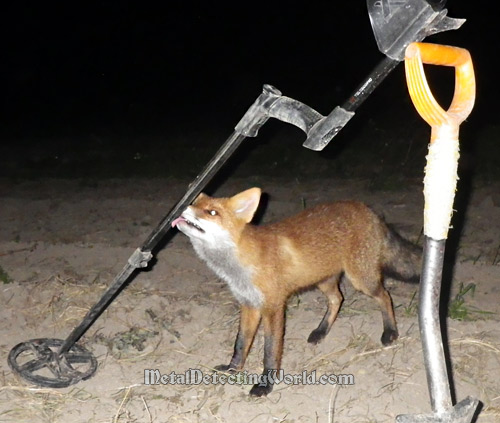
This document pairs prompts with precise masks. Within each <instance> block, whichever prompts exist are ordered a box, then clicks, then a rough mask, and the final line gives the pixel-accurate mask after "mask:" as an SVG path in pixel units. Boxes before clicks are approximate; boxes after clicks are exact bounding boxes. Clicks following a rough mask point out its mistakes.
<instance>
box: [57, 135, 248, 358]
mask: <svg viewBox="0 0 500 423" xmlns="http://www.w3.org/2000/svg"><path fill="white" fill-rule="evenodd" d="M245 138H246V137H245V136H244V135H241V134H239V133H237V132H233V133H232V134H231V136H230V137H229V138H228V139H227V141H226V142H225V143H224V144H223V145H222V147H221V148H220V149H219V151H218V152H217V153H216V154H215V156H214V157H213V158H212V160H211V161H210V162H209V163H208V164H207V166H206V167H205V169H204V170H203V171H202V172H201V173H200V174H199V175H198V176H197V177H196V179H195V180H194V181H193V182H192V183H191V184H190V185H189V188H188V190H187V192H186V193H185V194H184V196H183V197H182V198H181V199H180V200H179V202H178V203H177V204H176V205H175V206H174V207H173V208H172V210H170V212H169V213H168V214H167V215H166V217H165V218H164V219H163V220H162V221H161V222H160V224H159V225H158V226H157V227H156V228H155V229H154V230H153V232H152V233H151V235H150V236H149V237H148V238H147V240H146V242H145V243H144V244H143V246H142V247H140V248H138V249H137V250H136V251H134V253H133V254H132V256H130V258H129V260H128V262H127V264H126V265H125V267H124V268H123V269H122V271H121V272H120V273H119V274H118V275H117V276H116V277H115V279H114V281H113V283H112V284H111V286H110V287H109V288H108V290H107V291H106V292H105V293H104V295H103V296H102V298H101V299H100V300H99V301H98V302H97V304H95V305H94V306H93V307H92V308H91V309H90V310H89V311H88V313H87V315H86V316H85V317H84V319H83V320H82V322H81V323H80V324H79V325H78V326H77V327H76V328H75V329H73V331H72V332H71V333H70V335H69V336H68V337H67V338H66V340H65V341H64V344H63V345H62V346H61V348H60V349H59V354H64V353H66V352H67V351H69V349H70V348H71V347H72V346H73V345H74V344H75V343H76V342H77V341H78V339H80V337H81V336H82V335H83V334H84V333H85V332H86V331H87V329H88V328H89V327H90V326H91V325H92V323H93V322H94V321H95V320H96V319H97V318H98V317H99V315H100V314H101V313H102V312H103V311H104V310H105V309H106V307H107V305H108V304H109V303H110V302H111V300H112V299H113V298H114V297H115V295H116V294H117V293H118V292H119V291H120V289H121V288H122V286H123V285H124V284H125V283H126V282H127V281H128V279H129V278H130V276H131V275H132V273H134V271H135V270H136V269H138V268H141V267H146V266H147V263H148V261H149V260H150V259H151V258H152V254H151V251H152V250H153V249H154V248H155V247H156V245H157V244H158V243H159V242H160V240H161V239H162V238H163V236H164V235H165V234H166V233H167V231H168V230H169V229H170V225H171V223H172V221H173V220H174V219H175V218H176V217H177V216H178V215H179V214H180V213H181V212H182V211H183V210H184V209H185V208H186V207H187V206H188V205H189V204H190V203H191V202H192V201H193V200H194V199H195V198H196V197H197V196H198V194H199V193H200V192H201V190H202V189H203V188H204V187H205V185H206V184H207V183H208V182H209V181H210V179H211V178H212V177H213V176H214V175H215V173H216V172H217V171H218V170H219V169H220V168H221V167H222V165H223V164H224V163H225V162H226V160H227V159H228V158H229V157H230V156H231V155H232V154H233V152H234V151H235V150H236V149H237V148H238V146H239V145H240V144H241V142H242V141H243V140H244V139H245Z"/></svg>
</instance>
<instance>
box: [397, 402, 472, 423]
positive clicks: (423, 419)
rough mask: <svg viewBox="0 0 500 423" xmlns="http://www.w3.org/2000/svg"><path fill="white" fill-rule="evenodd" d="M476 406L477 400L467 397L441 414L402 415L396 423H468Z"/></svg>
mask: <svg viewBox="0 0 500 423" xmlns="http://www.w3.org/2000/svg"><path fill="white" fill-rule="evenodd" d="M478 405H479V400H477V399H475V398H472V397H467V398H465V399H464V400H462V401H460V402H459V403H458V404H456V405H455V406H454V407H453V408H452V409H450V410H446V411H444V412H442V413H431V414H402V415H400V416H397V417H396V423H470V422H471V421H472V418H473V417H474V414H475V413H476V409H477V406H478Z"/></svg>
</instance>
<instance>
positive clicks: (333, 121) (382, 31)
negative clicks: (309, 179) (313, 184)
mask: <svg viewBox="0 0 500 423" xmlns="http://www.w3.org/2000/svg"><path fill="white" fill-rule="evenodd" d="M366 3H367V7H368V14H369V16H370V22H371V24H372V28H373V33H374V35H375V40H376V41H377V46H378V48H379V50H380V51H381V52H382V53H384V55H385V57H384V59H382V61H381V62H380V63H379V64H378V65H377V66H376V67H375V69H373V71H372V72H371V73H370V74H369V75H368V76H367V77H366V78H365V80H364V81H363V82H362V83H361V84H360V85H359V87H358V89H357V90H356V91H355V92H354V93H353V95H352V96H351V97H349V99H348V100H347V101H346V102H344V103H343V104H342V106H337V107H335V109H333V110H332V112H331V113H330V114H329V115H328V116H326V117H324V118H322V119H321V121H319V122H318V123H317V124H316V125H315V127H313V128H311V130H310V131H309V132H308V134H307V135H308V136H307V139H306V141H305V142H304V144H303V146H304V147H306V148H309V149H311V150H315V151H321V150H323V149H324V148H325V147H326V146H327V145H328V143H329V142H330V141H331V140H332V139H333V137H335V136H336V135H337V134H338V133H339V132H340V131H341V130H342V128H343V127H344V126H345V125H346V124H347V122H349V120H350V119H351V118H352V117H353V116H354V112H355V111H356V109H357V108H358V107H359V106H360V105H361V104H362V103H363V102H364V101H365V100H366V98H367V97H368V96H369V95H370V94H371V93H372V92H373V91H374V90H375V88H377V87H378V86H379V85H380V83H381V82H382V81H383V80H384V79H385V78H386V77H387V75H389V74H390V73H391V72H392V71H393V70H394V68H395V67H396V66H397V65H398V63H399V62H401V61H402V60H403V59H404V52H405V49H406V47H407V46H408V45H409V44H410V43H412V42H415V41H421V40H423V39H424V38H426V37H428V36H429V35H432V34H436V33H438V32H442V31H449V30H453V29H457V28H460V26H461V25H462V24H463V23H464V22H465V21H464V19H453V18H449V17H447V16H446V13H447V10H446V9H443V7H444V4H445V1H439V2H437V3H436V2H433V3H432V4H431V3H430V2H429V1H427V0H406V1H401V0H385V1H379V0H367V2H366Z"/></svg>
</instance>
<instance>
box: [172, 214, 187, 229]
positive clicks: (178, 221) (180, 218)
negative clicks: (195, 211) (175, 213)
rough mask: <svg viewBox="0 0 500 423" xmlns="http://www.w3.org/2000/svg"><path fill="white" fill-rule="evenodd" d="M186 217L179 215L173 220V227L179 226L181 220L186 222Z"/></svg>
mask: <svg viewBox="0 0 500 423" xmlns="http://www.w3.org/2000/svg"><path fill="white" fill-rule="evenodd" d="M185 221H186V219H184V218H183V217H182V216H179V217H178V218H177V219H175V220H174V221H173V222H172V228H174V227H175V226H177V225H178V224H179V223H180V222H185Z"/></svg>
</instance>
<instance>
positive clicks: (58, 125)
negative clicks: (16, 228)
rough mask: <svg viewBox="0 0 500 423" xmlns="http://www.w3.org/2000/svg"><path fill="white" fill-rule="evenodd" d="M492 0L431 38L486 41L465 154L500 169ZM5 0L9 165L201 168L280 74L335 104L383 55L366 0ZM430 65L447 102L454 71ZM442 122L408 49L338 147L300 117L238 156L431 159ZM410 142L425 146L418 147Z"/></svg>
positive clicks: (472, 165)
mask: <svg viewBox="0 0 500 423" xmlns="http://www.w3.org/2000/svg"><path fill="white" fill-rule="evenodd" d="M491 4H492V3H490V2H485V1H483V2H481V1H465V0H450V1H449V2H448V3H447V5H446V7H447V9H448V16H451V17H457V18H466V19H467V22H466V23H465V24H464V26H463V27H462V28H461V29H459V30H458V31H450V32H446V33H442V34H439V35H435V36H432V37H430V38H428V39H427V41H432V42H439V43H443V44H450V45H455V46H459V47H464V48H467V49H469V50H470V52H471V54H472V57H473V60H474V66H475V71H476V79H477V100H476V106H475V109H474V111H473V113H472V114H471V116H470V118H469V119H468V122H466V123H464V124H463V126H462V127H463V129H462V131H461V141H462V151H463V157H464V166H465V167H466V168H467V169H468V170H470V171H473V172H476V173H477V171H478V169H488V170H487V172H486V176H485V175H482V176H485V177H486V178H491V177H494V176H495V169H496V166H497V165H500V159H499V155H500V142H496V141H495V139H498V137H496V135H498V125H497V120H498V118H497V116H498V113H497V110H496V109H497V107H496V98H495V96H496V92H497V91H498V89H497V86H496V74H497V71H496V69H495V67H496V65H497V64H496V62H497V60H498V50H499V47H498V38H499V37H498V29H497V26H498V24H497V18H496V17H495V14H496V12H494V11H493V10H492V9H491ZM2 8H3V11H2V14H1V15H2V18H1V19H2V25H1V26H2V28H3V30H2V31H3V36H2V38H3V42H4V49H3V54H2V64H1V68H2V86H3V89H2V95H1V100H0V101H1V117H0V122H1V123H0V136H1V138H2V150H1V159H0V165H1V166H0V169H1V170H0V175H2V176H20V177H40V176H56V177H66V176H73V177H74V176H76V177H78V176H89V175H97V176H137V175H139V176H140V175H146V176H155V175H157V176H168V175H170V174H176V175H177V174H187V175H191V174H196V173H197V171H198V170H199V166H200V165H202V164H203V163H204V162H206V160H207V159H208V158H210V157H211V155H212V154H213V152H214V151H215V150H216V148H217V147H218V146H219V145H221V144H222V143H223V142H224V140H225V139H226V137H227V136H228V135H229V134H230V133H231V131H232V129H233V127H234V125H235V124H236V123H237V122H238V121H239V119H240V118H241V117H242V116H243V114H244V113H245V111H246V110H247V108H248V107H249V106H250V104H251V103H252V102H253V101H254V100H255V98H256V97H257V96H258V95H259V94H260V92H261V89H262V85H263V84H264V83H270V84H272V85H274V86H276V87H277V88H279V89H280V90H281V91H282V92H283V94H284V95H287V96H290V97H293V98H296V99H298V100H300V101H303V102H304V103H306V104H308V105H310V106H311V107H313V108H315V109H316V110H318V111H319V112H320V113H322V114H328V113H329V112H330V111H331V110H332V109H333V108H334V107H335V106H336V105H338V104H342V103H343V102H344V101H345V100H346V99H347V98H348V96H349V95H350V94H351V93H352V92H353V90H354V89H355V88H356V87H357V86H358V84H359V83H360V82H361V81H362V80H363V78H364V77H366V76H367V74H368V73H369V72H370V71H371V70H372V68H373V67H374V66H375V65H376V64H377V63H378V62H379V61H380V60H381V59H382V58H383V55H382V53H380V52H379V51H378V49H377V45H376V42H375V39H374V37H373V33H372V29H371V25H370V22H369V18H368V13H367V10H366V4H365V2H364V1H361V0H352V1H343V2H340V1H330V2H307V3H300V4H293V5H292V4H289V3H284V2H279V3H273V4H260V3H233V4H232V5H229V6H228V5H226V4H223V3H222V2H210V4H209V3H208V2H205V3H203V4H193V3H190V2H185V3H184V4H183V5H180V4H178V3H172V4H167V3H166V2H162V3H160V2H131V1H121V2H118V1H116V2H110V1H102V2H94V3H92V2H65V3H51V2H32V3H27V2H18V3H16V4H15V5H9V6H5V5H4V6H2ZM428 72H429V74H428V76H429V79H430V81H431V87H432V89H433V91H434V92H435V94H436V97H437V98H438V99H439V100H440V101H442V104H443V105H444V106H445V107H446V104H447V102H449V100H450V99H451V96H452V93H453V83H454V78H453V72H452V71H450V70H449V69H442V68H440V69H432V70H429V71H428ZM268 126H269V128H268ZM429 132H430V131H429V128H428V127H427V125H426V124H425V123H424V122H423V121H422V120H421V119H420V117H419V116H418V115H417V114H416V112H415V110H414V108H413V106H412V104H411V101H410V99H409V97H408V94H407V90H406V82H405V78H404V66H403V65H402V64H400V65H399V66H398V67H397V68H396V70H395V71H394V72H393V73H392V74H391V75H390V76H389V77H388V78H387V80H386V81H384V83H383V84H382V85H381V86H380V87H379V88H377V90H376V91H375V92H374V93H373V94H372V95H371V96H370V97H369V99H368V100H367V101H366V102H365V104H363V105H362V106H361V108H360V109H359V110H358V112H357V113H356V116H355V117H354V118H353V119H352V120H351V121H350V123H349V124H348V125H347V127H346V128H345V129H344V130H343V131H342V132H341V134H340V135H339V136H338V137H337V138H335V139H334V141H333V142H332V143H331V144H330V145H329V146H328V147H327V149H326V150H325V151H324V152H323V153H314V152H310V151H307V150H305V149H304V148H302V147H301V144H302V142H303V141H304V139H305V137H304V134H303V133H301V131H300V130H298V129H296V128H293V127H289V126H288V125H286V124H284V123H278V122H270V123H269V124H268V125H266V127H265V128H264V129H263V130H262V132H261V135H259V138H258V141H256V142H255V143H254V144H253V146H252V147H251V148H250V147H248V148H249V150H248V151H246V152H245V151H244V152H243V153H240V160H239V163H240V165H234V166H236V167H238V166H241V163H245V161H246V158H248V160H249V163H251V162H252V159H251V157H253V156H252V155H254V156H255V157H256V160H254V164H256V163H258V164H259V165H260V166H262V167H263V168H265V167H266V166H267V163H266V161H267V160H269V167H273V166H274V170H275V172H276V173H278V174H279V173H280V171H283V172H284V174H286V172H287V171H288V172H289V171H290V166H291V165H293V166H297V171H298V172H301V171H302V172H304V174H305V173H308V170H309V172H312V171H313V169H309V168H310V167H311V166H316V162H315V160H324V162H322V163H328V165H325V166H326V170H327V171H330V172H334V171H335V172H337V173H341V174H346V175H347V176H353V175H354V176H356V175H357V174H358V173H357V172H359V176H370V173H373V172H376V173H377V172H381V171H382V172H390V171H396V172H400V173H403V174H404V173H405V172H407V173H408V174H410V175H415V173H412V172H414V171H415V172H421V168H422V166H423V164H424V160H425V157H424V156H425V150H426V145H427V143H428V140H429ZM283 143H284V144H285V145H283ZM410 144H411V148H410V147H408V146H409V145H410ZM259 149H261V153H260V155H259ZM350 150H351V154H350V153H349V151H350ZM364 153H366V154H364ZM313 155H314V156H317V157H320V158H321V159H316V158H315V157H314V158H313ZM409 155H410V156H418V158H417V159H416V160H415V161H411V160H410V161H409V160H408V156H409ZM374 157H377V159H376V160H374ZM384 157H385V160H384ZM355 161H356V163H354V162H355ZM358 161H359V162H358ZM346 163H350V164H351V166H349V167H348V168H347V167H346V165H345V164H346ZM384 163H387V166H388V167H386V165H385V164H384ZM299 164H302V166H299ZM176 165H179V166H176ZM358 165H359V168H358ZM372 165H373V166H372ZM394 165H395V167H394ZM243 166H244V165H243ZM367 168H370V171H369V172H363V171H362V170H363V169H364V170H366V169H367ZM408 169H410V171H407V170H408ZM412 169H414V170H412ZM247 171H248V172H250V169H248V170H247ZM257 171H261V169H260V168H258V169H257ZM417 174H418V173H417Z"/></svg>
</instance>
